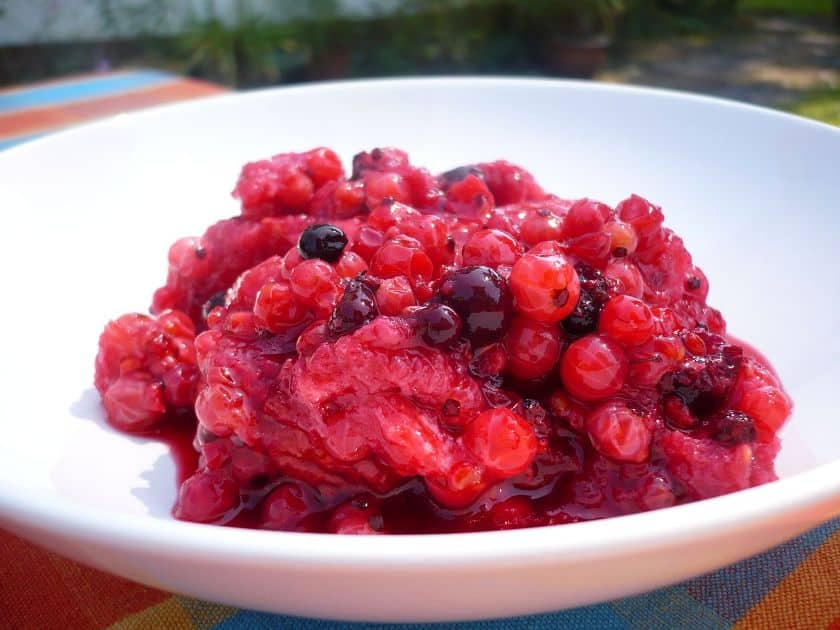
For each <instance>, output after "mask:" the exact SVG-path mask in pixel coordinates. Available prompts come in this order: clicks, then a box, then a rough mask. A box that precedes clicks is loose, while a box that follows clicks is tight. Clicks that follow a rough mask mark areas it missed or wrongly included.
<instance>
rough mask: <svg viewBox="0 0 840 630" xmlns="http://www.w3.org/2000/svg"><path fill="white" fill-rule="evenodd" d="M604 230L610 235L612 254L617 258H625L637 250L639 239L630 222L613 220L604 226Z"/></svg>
mask: <svg viewBox="0 0 840 630" xmlns="http://www.w3.org/2000/svg"><path fill="white" fill-rule="evenodd" d="M604 230H605V231H606V232H607V234H609V235H610V254H612V255H613V256H615V257H616V258H624V257H625V256H629V255H630V254H632V253H633V252H635V251H636V246H637V245H638V244H639V239H638V237H637V236H636V230H634V229H633V226H632V225H630V224H629V223H623V222H622V221H611V222H609V223H607V224H606V225H605V226H604Z"/></svg>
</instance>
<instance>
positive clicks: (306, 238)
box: [298, 224, 347, 263]
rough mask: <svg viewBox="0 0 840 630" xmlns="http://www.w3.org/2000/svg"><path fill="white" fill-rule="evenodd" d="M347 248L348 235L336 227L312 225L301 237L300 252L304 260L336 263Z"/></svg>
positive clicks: (299, 242)
mask: <svg viewBox="0 0 840 630" xmlns="http://www.w3.org/2000/svg"><path fill="white" fill-rule="evenodd" d="M346 246H347V235H346V234H345V233H344V232H342V231H341V229H339V228H337V227H336V226H334V225H328V224H318V225H310V226H309V227H308V228H306V229H305V230H304V231H303V234H301V235H300V240H299V241H298V251H299V252H300V255H301V257H303V258H320V259H321V260H325V261H327V262H329V263H334V262H336V261H338V259H339V258H341V254H342V252H343V251H344V248H345V247H346Z"/></svg>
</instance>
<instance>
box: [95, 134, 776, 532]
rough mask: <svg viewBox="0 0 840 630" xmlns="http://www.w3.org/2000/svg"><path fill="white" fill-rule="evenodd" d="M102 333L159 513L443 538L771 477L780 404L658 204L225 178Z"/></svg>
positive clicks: (111, 401) (375, 159)
mask: <svg viewBox="0 0 840 630" xmlns="http://www.w3.org/2000/svg"><path fill="white" fill-rule="evenodd" d="M233 194H234V197H235V198H237V199H238V200H239V202H240V204H241V214H240V215H239V216H237V217H234V218H231V219H227V220H223V221H220V222H218V223H216V224H214V225H212V226H210V227H209V228H208V229H207V230H206V231H205V233H204V234H203V235H202V236H201V237H188V238H182V239H180V240H178V241H176V242H175V243H174V244H173V245H172V247H171V248H170V251H169V272H168V276H167V279H166V284H165V285H164V286H163V287H161V288H160V289H158V291H156V292H155V295H154V297H153V302H152V309H151V311H152V315H142V314H137V313H133V314H127V315H123V316H122V317H120V318H118V319H116V320H114V321H112V322H110V323H109V324H108V325H107V326H106V327H105V330H104V331H103V333H102V335H101V337H100V342H99V353H98V355H97V358H96V371H95V384H96V387H97V389H98V390H99V392H100V394H101V396H102V402H103V406H104V408H105V411H106V413H107V415H108V419H109V421H110V422H111V424H112V425H113V426H115V427H116V428H118V429H121V430H124V431H127V432H132V433H139V434H147V435H153V436H156V437H157V438H158V439H162V440H164V441H167V442H168V443H170V444H171V445H172V448H173V453H174V454H175V455H176V458H177V459H178V461H179V471H180V473H179V475H180V479H179V480H178V482H179V486H180V491H179V496H178V500H177V504H176V506H175V510H174V513H175V516H176V517H178V518H181V519H184V520H191V521H198V522H207V523H217V524H227V525H234V526H243V527H258V528H266V529H276V530H289V531H313V532H335V533H348V534H380V533H425V532H462V531H477V530H487V529H508V528H518V527H530V526H538V525H549V524H559V523H568V522H575V521H580V520H588V519H596V518H604V517H609V516H616V515H621V514H628V513H633V512H640V511H646V510H653V509H658V508H662V507H668V506H672V505H677V504H681V503H686V502H690V501H695V500H699V499H704V498H708V497H713V496H717V495H720V494H724V493H728V492H733V491H736V490H741V489H744V488H747V487H750V486H754V485H758V484H762V483H765V482H767V481H770V480H773V479H775V478H776V476H775V472H774V468H773V461H774V458H775V456H776V454H777V452H778V450H779V439H778V437H777V433H778V431H779V429H780V428H781V426H782V424H783V423H784V422H785V421H786V420H787V418H788V416H789V415H790V410H791V402H790V400H789V398H788V397H787V395H786V394H785V392H784V390H783V388H782V386H781V384H780V382H779V379H778V377H777V376H776V374H775V373H774V372H773V370H772V368H771V367H770V366H769V364H768V363H767V361H766V360H765V359H764V358H763V357H762V356H761V355H760V354H758V353H757V352H755V351H753V350H752V349H750V348H749V347H747V346H745V344H742V343H740V342H737V341H735V340H734V339H732V338H731V337H728V336H727V334H726V329H725V322H724V319H723V317H722V316H721V314H720V313H719V312H718V311H717V310H715V309H713V308H711V307H709V306H708V305H707V304H706V296H707V294H708V289H709V286H708V281H707V279H706V277H705V275H704V274H703V272H702V271H701V270H700V269H699V268H698V267H697V266H695V265H694V264H693V262H692V259H691V256H690V255H689V253H688V252H687V251H686V249H685V247H684V245H683V241H682V239H681V238H680V237H678V236H677V235H676V234H674V233H673V232H672V231H671V230H670V229H668V228H666V227H664V226H663V220H664V217H663V214H662V211H661V209H660V208H659V207H657V206H655V205H654V204H652V203H650V202H649V201H647V200H645V199H643V198H642V197H639V196H636V195H633V196H631V197H629V198H627V199H625V200H624V201H622V202H620V203H619V204H618V205H617V206H616V207H615V208H613V207H610V206H608V205H606V204H604V203H600V202H597V201H594V200H591V199H579V200H566V199H562V198H559V197H557V196H555V195H552V194H549V193H546V192H545V191H544V190H543V189H542V188H541V187H540V185H539V184H538V183H537V182H536V180H535V179H534V177H533V176H532V175H531V174H530V173H529V172H528V171H526V170H525V169H523V168H521V167H518V166H516V165H513V164H511V163H509V162H505V161H496V162H488V163H479V164H474V165H468V166H463V167H459V168H456V169H453V170H450V171H447V172H445V173H442V174H440V175H436V176H435V175H432V174H431V173H430V172H429V171H427V170H426V169H424V168H420V167H417V166H414V165H412V164H411V163H410V161H409V159H408V156H407V155H406V154H405V153H404V152H402V151H400V150H398V149H393V148H383V149H373V150H372V151H369V152H362V153H359V154H358V155H356V156H355V158H354V159H353V167H352V172H351V174H350V176H349V177H348V176H347V174H346V173H345V171H344V168H343V166H342V163H341V161H340V160H339V158H338V156H337V155H336V154H335V153H334V152H332V151H331V150H329V149H324V148H318V149H313V150H311V151H307V152H305V153H285V154H279V155H276V156H274V157H272V158H270V159H267V160H260V161H257V162H252V163H249V164H246V165H245V166H244V167H243V169H242V172H241V174H240V177H239V180H238V181H237V183H236V187H235V189H234V193H233Z"/></svg>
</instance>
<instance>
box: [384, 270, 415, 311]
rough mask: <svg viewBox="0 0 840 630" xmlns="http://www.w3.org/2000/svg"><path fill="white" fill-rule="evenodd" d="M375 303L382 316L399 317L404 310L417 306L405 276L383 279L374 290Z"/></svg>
mask: <svg viewBox="0 0 840 630" xmlns="http://www.w3.org/2000/svg"><path fill="white" fill-rule="evenodd" d="M376 303H377V304H378V305H379V312H380V313H382V314H383V315H400V314H401V313H402V312H403V311H404V310H405V309H407V308H409V307H410V306H415V305H416V304H417V298H415V297H414V292H413V291H412V290H411V285H410V284H409V283H408V280H406V278H405V276H395V277H393V278H385V279H384V280H383V281H382V284H380V285H379V288H378V289H376Z"/></svg>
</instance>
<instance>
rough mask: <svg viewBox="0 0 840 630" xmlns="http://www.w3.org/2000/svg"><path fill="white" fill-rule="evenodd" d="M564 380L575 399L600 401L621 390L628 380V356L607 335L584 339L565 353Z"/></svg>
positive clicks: (591, 336) (588, 336)
mask: <svg viewBox="0 0 840 630" xmlns="http://www.w3.org/2000/svg"><path fill="white" fill-rule="evenodd" d="M560 378H561V379H562V380H563V385H564V386H565V387H566V389H567V390H568V391H569V393H571V394H572V396H574V397H575V398H579V399H580V400H583V401H587V402H589V401H596V400H602V399H604V398H609V397H610V396H613V395H615V394H617V393H618V392H619V390H621V387H622V385H624V380H625V379H626V378H627V357H626V356H625V355H624V351H623V350H622V349H621V346H619V345H618V344H617V343H616V342H615V341H613V340H612V339H610V338H609V337H606V336H604V335H587V336H586V337H581V338H580V339H578V340H577V341H574V342H572V344H571V345H570V346H569V347H568V348H567V349H566V352H564V353H563V357H562V358H561V359H560Z"/></svg>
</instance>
